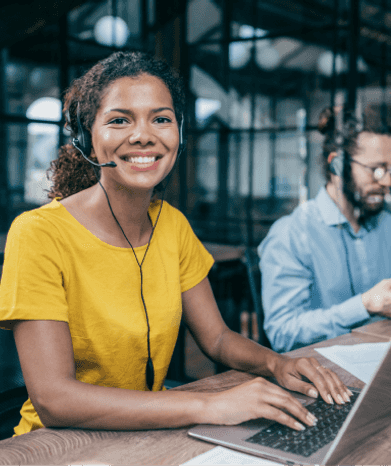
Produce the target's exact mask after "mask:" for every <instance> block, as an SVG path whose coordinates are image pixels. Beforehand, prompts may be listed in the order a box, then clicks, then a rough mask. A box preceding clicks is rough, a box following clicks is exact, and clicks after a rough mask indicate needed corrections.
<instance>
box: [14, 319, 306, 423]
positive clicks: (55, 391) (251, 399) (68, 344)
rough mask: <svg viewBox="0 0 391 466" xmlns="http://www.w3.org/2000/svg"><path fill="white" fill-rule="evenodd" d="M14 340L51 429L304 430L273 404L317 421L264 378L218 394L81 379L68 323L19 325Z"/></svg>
mask: <svg viewBox="0 0 391 466" xmlns="http://www.w3.org/2000/svg"><path fill="white" fill-rule="evenodd" d="M14 335H15V342H16V345H17V349H18V353H19V359H20V363H21V366H22V370H23V376H24V379H25V383H26V386H27V390H28V392H29V396H30V398H31V401H32V403H33V405H34V407H35V409H36V411H37V413H38V415H39V417H40V419H41V421H42V423H43V424H44V425H45V426H47V427H77V428H86V429H111V430H140V429H156V428H164V427H180V426H186V425H190V424H198V423H209V424H237V423H240V422H243V421H246V420H249V419H254V418H259V417H266V418H270V419H276V420H278V421H279V422H281V423H283V424H287V425H289V426H290V427H292V428H295V429H298V430H300V429H301V428H303V427H302V425H301V424H300V423H298V422H297V421H296V420H295V419H293V418H292V417H291V416H288V415H287V414H285V413H283V412H282V411H279V410H278V409H276V408H275V407H274V406H272V405H271V404H272V403H273V404H274V405H275V406H280V407H283V406H285V405H287V409H288V411H289V412H290V413H291V414H293V415H294V416H295V417H296V418H297V419H299V420H301V421H302V422H303V423H307V424H309V425H311V424H312V422H313V417H311V416H312V415H309V413H308V412H307V410H306V409H305V408H304V407H303V406H302V405H301V404H300V403H299V402H298V401H297V400H295V399H294V398H293V397H291V395H289V394H288V393H287V392H285V391H284V390H282V389H281V388H279V387H275V386H273V385H272V384H269V383H268V382H266V381H265V380H264V379H260V378H258V379H255V380H253V381H250V382H247V383H245V384H243V385H241V386H239V387H235V388H233V389H231V390H227V391H225V392H222V393H215V394H214V393H196V392H180V391H170V390H167V391H164V392H143V391H136V390H125V389H120V388H108V387H101V386H96V385H90V384H87V383H83V382H79V381H78V380H76V377H75V364H74V359H73V349H72V340H71V335H70V332H69V327H68V324H67V323H66V322H55V321H21V322H18V323H16V324H15V325H14ZM209 338H210V337H208V336H207V337H206V340H208V339H209ZM265 382H266V383H267V384H268V385H265ZM274 387H275V388H274ZM238 399H239V402H238V401H237V400H238Z"/></svg>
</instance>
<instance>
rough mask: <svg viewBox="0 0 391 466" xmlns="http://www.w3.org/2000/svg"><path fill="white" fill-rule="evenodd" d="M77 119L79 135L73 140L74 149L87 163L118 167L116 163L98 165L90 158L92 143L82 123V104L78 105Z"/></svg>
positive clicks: (100, 164) (100, 165)
mask: <svg viewBox="0 0 391 466" xmlns="http://www.w3.org/2000/svg"><path fill="white" fill-rule="evenodd" d="M76 117H77V131H78V134H77V136H76V137H75V138H73V140H72V144H73V147H75V148H76V149H77V150H78V151H79V152H80V153H81V155H82V156H83V157H84V158H85V159H86V160H87V162H90V164H92V165H95V167H116V166H117V164H116V163H115V162H107V163H96V162H93V161H92V160H91V159H89V158H88V156H87V154H88V155H89V154H91V150H92V141H91V135H90V133H89V132H88V131H87V130H86V129H84V127H83V125H82V123H81V119H80V102H78V103H77V111H76Z"/></svg>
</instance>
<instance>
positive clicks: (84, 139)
mask: <svg viewBox="0 0 391 466" xmlns="http://www.w3.org/2000/svg"><path fill="white" fill-rule="evenodd" d="M75 139H76V141H75V140H74V141H73V145H74V146H75V147H78V148H80V149H81V150H82V151H83V153H84V154H85V155H86V156H87V157H88V156H89V155H90V154H91V149H92V142H91V135H90V133H89V132H88V131H87V130H86V129H84V128H83V125H82V124H81V120H80V103H78V104H77V136H76V138H75Z"/></svg>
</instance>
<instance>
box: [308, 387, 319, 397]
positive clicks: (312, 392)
mask: <svg viewBox="0 0 391 466" xmlns="http://www.w3.org/2000/svg"><path fill="white" fill-rule="evenodd" d="M308 395H309V396H312V398H318V392H317V391H316V390H314V389H313V388H311V390H310V391H309V392H308Z"/></svg>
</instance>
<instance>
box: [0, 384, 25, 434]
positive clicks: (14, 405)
mask: <svg viewBox="0 0 391 466" xmlns="http://www.w3.org/2000/svg"><path fill="white" fill-rule="evenodd" d="M27 398H28V394H27V390H26V387H25V386H21V387H15V388H12V389H11V390H7V391H6V392H3V393H0V419H1V422H0V440H4V439H6V438H9V437H12V436H13V435H14V427H15V426H17V425H18V424H19V421H20V409H21V407H22V405H23V403H24V402H25V401H26V400H27Z"/></svg>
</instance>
